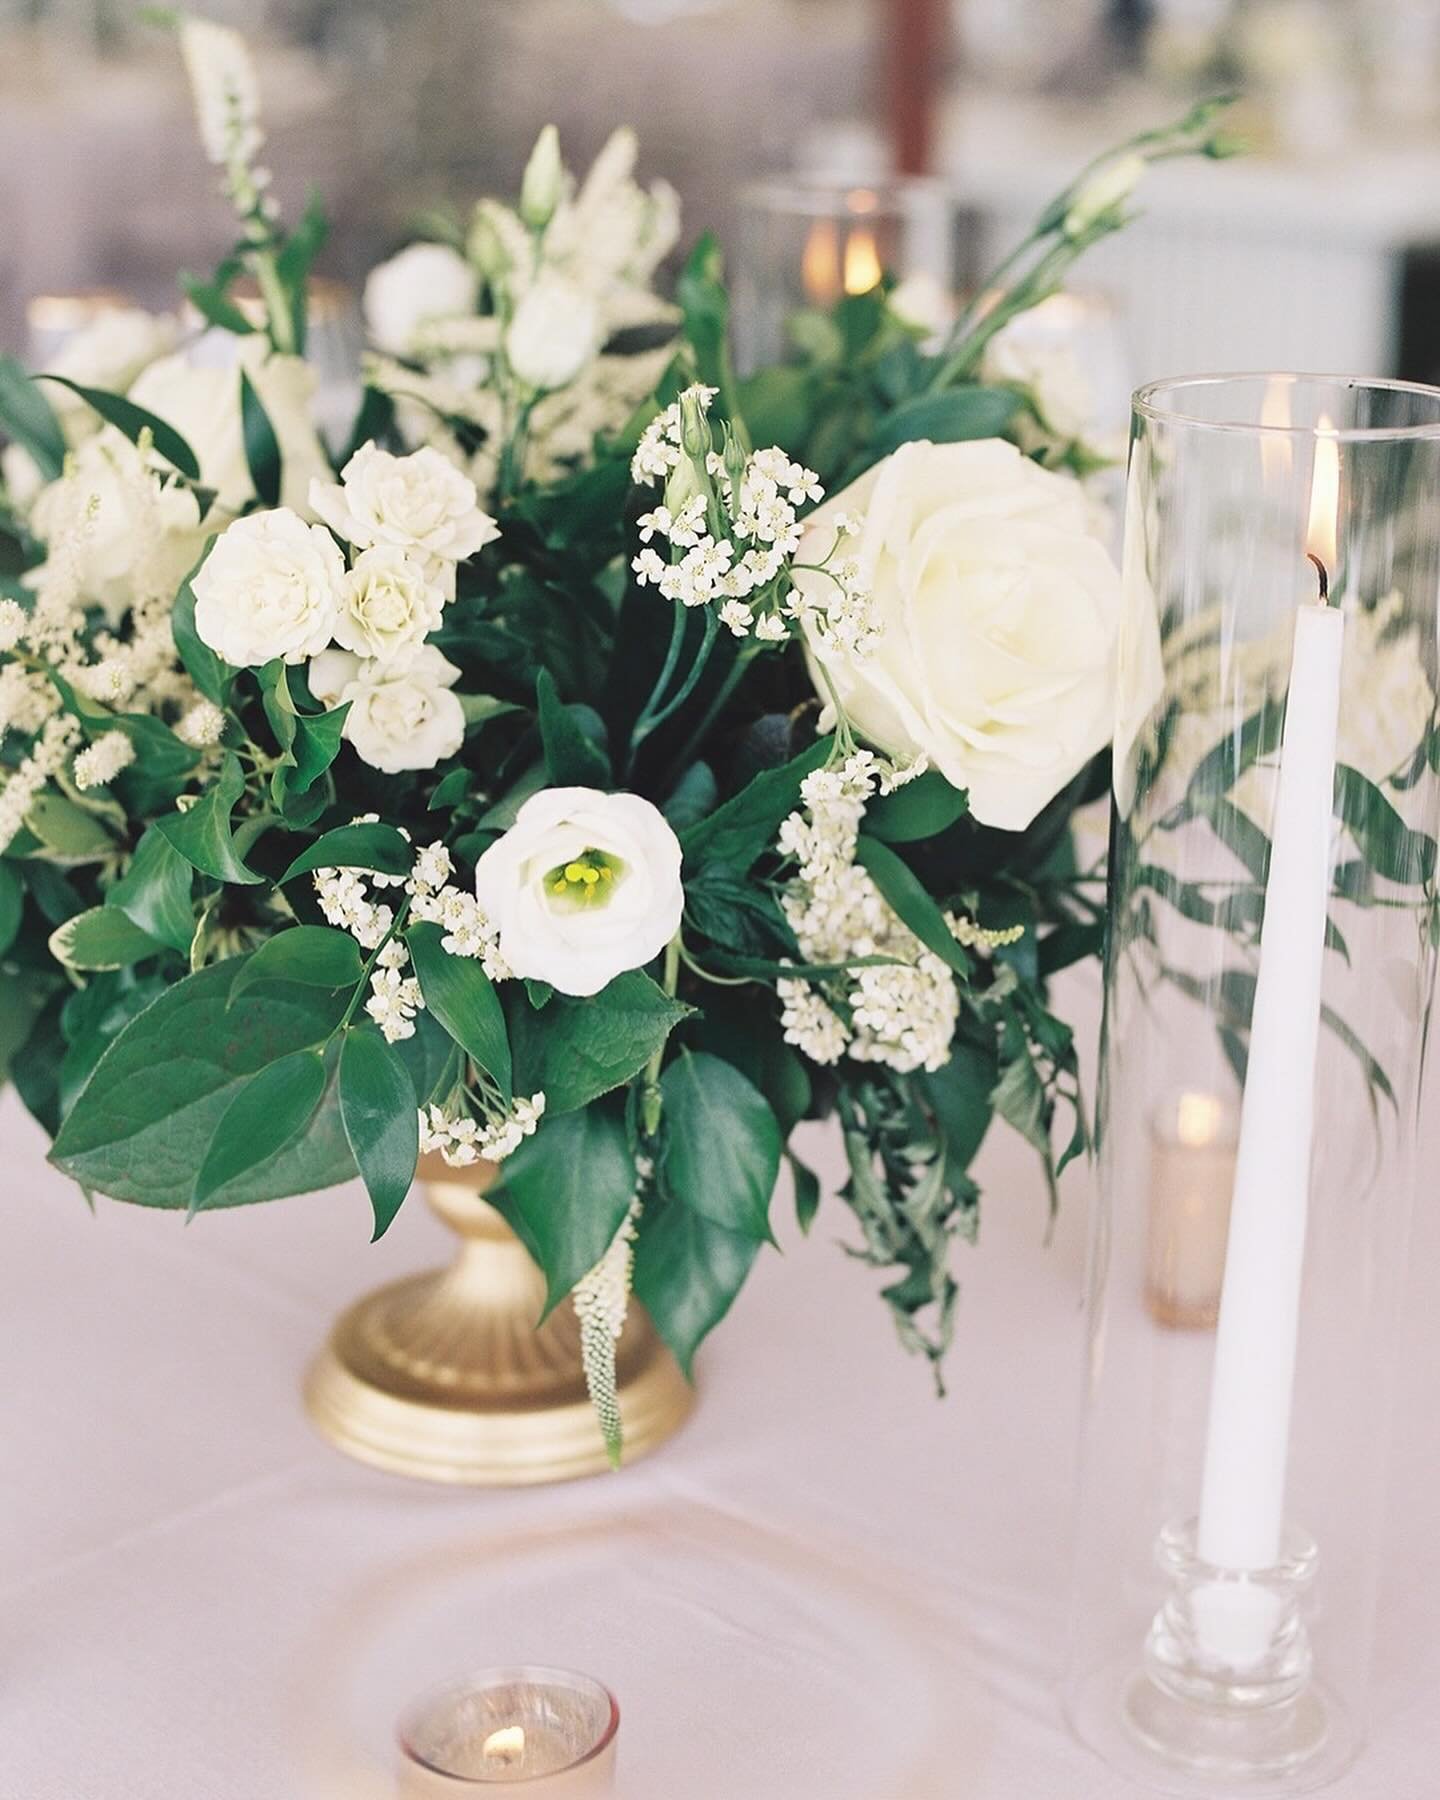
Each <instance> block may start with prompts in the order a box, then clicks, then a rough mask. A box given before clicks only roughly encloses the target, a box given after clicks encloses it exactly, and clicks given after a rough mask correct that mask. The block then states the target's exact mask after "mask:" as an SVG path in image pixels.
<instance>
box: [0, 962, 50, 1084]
mask: <svg viewBox="0 0 1440 1800" xmlns="http://www.w3.org/2000/svg"><path fill="white" fill-rule="evenodd" d="M54 992H55V983H54V979H53V978H52V977H50V976H47V975H45V974H43V973H42V972H41V971H39V970H38V969H21V970H20V971H19V972H18V973H16V974H13V975H10V974H0V1082H3V1081H4V1080H5V1079H6V1077H7V1076H8V1075H9V1074H10V1070H11V1064H12V1063H13V1062H14V1061H15V1058H16V1056H17V1055H18V1054H19V1053H20V1051H22V1050H24V1049H26V1048H27V1046H28V1044H29V1039H30V1034H31V1032H32V1031H33V1030H34V1029H35V1021H36V1020H37V1019H38V1018H39V1017H40V1014H41V1013H42V1012H43V1011H44V1009H45V1005H46V1002H47V1001H48V1000H49V999H50V997H51V995H52V994H53V993H54Z"/></svg>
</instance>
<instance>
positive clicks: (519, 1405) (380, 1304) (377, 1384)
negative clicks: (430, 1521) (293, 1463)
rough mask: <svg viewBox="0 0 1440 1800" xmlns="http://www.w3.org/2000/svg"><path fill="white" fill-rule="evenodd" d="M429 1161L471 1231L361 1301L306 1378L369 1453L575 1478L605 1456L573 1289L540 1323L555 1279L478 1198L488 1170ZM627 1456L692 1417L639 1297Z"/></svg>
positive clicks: (426, 1464)
mask: <svg viewBox="0 0 1440 1800" xmlns="http://www.w3.org/2000/svg"><path fill="white" fill-rule="evenodd" d="M466 1173H467V1174H469V1175H470V1176H471V1177H472V1179H471V1180H469V1181H468V1182H467V1181H466V1180H464V1179H463V1178H462V1177H461V1176H460V1175H459V1173H458V1172H456V1171H451V1170H444V1172H443V1176H441V1177H438V1178H437V1177H436V1176H434V1175H432V1174H430V1172H429V1170H428V1169H427V1170H422V1174H423V1175H425V1176H426V1177H427V1179H426V1180H425V1191H426V1196H427V1198H428V1199H429V1201H430V1204H431V1205H432V1207H434V1209H435V1211H436V1212H437V1213H439V1215H440V1217H441V1218H442V1219H444V1220H445V1222H446V1224H448V1225H450V1226H451V1227H452V1228H453V1229H454V1230H455V1231H457V1232H458V1233H459V1234H460V1236H461V1240H462V1241H461V1248H460V1254H459V1256H458V1257H457V1258H456V1260H455V1262H454V1263H452V1264H451V1266H450V1267H449V1268H448V1269H442V1270H437V1271H435V1272H433V1273H430V1274H426V1275H413V1276H411V1277H409V1278H408V1279H407V1280H404V1281H397V1282H394V1283H393V1284H392V1285H391V1286H389V1287H385V1288H381V1289H380V1290H379V1291H378V1292H377V1293H374V1294H370V1295H368V1296H367V1297H366V1298H365V1299H363V1300H361V1301H358V1302H357V1303H356V1304H355V1305H354V1306H352V1307H351V1308H350V1309H349V1311H348V1312H346V1313H344V1314H343V1315H342V1316H341V1318H340V1319H339V1321H338V1322H337V1323H336V1326H335V1329H334V1331H333V1332H332V1333H331V1335H330V1341H329V1343H328V1344H327V1345H326V1346H325V1348H324V1350H323V1351H322V1352H321V1354H320V1356H319V1358H318V1360H317V1361H316V1363H315V1365H314V1367H313V1368H312V1369H311V1371H310V1374H309V1378H308V1379H307V1381H306V1384H305V1404H306V1408H307V1410H308V1411H309V1414H310V1417H311V1419H312V1421H313V1422H314V1424H315V1425H316V1426H317V1427H318V1429H319V1430H320V1431H321V1432H322V1433H323V1434H324V1435H325V1436H326V1437H327V1438H329V1440H330V1441H331V1443H333V1444H334V1445H336V1446H337V1448H339V1449H341V1450H343V1451H345V1452H346V1453H347V1455H350V1456H353V1457H356V1458H358V1459H359V1460H360V1461H361V1462H366V1463H371V1464H373V1465H374V1466H375V1467H376V1468H381V1469H389V1470H390V1471H391V1472H392V1473H394V1474H397V1475H414V1476H418V1477H419V1478H420V1479H422V1480H425V1481H446V1482H455V1483H460V1484H467V1485H471V1486H475V1487H524V1486H527V1485H530V1484H532V1483H536V1482H548V1481H572V1480H575V1479H576V1478H577V1477H579V1476H582V1475H595V1474H598V1473H600V1472H601V1471H602V1470H604V1469H606V1468H608V1466H609V1464H608V1462H607V1460H606V1455H605V1444H604V1440H603V1439H602V1437H601V1434H600V1427H599V1425H598V1424H597V1423H596V1419H595V1414H594V1411H593V1410H592V1408H591V1405H590V1400H589V1396H588V1395H587V1393H586V1390H585V1378H584V1375H583V1374H582V1372H581V1366H580V1328H579V1324H578V1322H577V1321H576V1318H575V1313H574V1309H573V1308H572V1306H571V1305H570V1302H569V1301H568V1300H567V1301H566V1302H565V1303H564V1304H563V1305H561V1306H559V1307H557V1308H556V1310H555V1311H554V1313H552V1314H551V1316H550V1317H549V1318H548V1319H547V1320H546V1321H545V1323H544V1324H543V1325H542V1326H540V1327H539V1328H538V1329H537V1327H536V1324H535V1321H536V1319H538V1318H539V1316H540V1313H541V1309H542V1307H543V1305H544V1299H545V1283H544V1279H543V1277H542V1276H541V1274H540V1271H539V1270H538V1269H537V1268H536V1266H535V1264H534V1263H533V1261H532V1260H531V1258H530V1255H529V1253H528V1251H526V1249H525V1247H524V1246H523V1245H522V1244H521V1243H520V1241H519V1239H518V1238H517V1237H516V1236H515V1234H514V1233H513V1232H512V1231H511V1229H510V1227H509V1226H508V1225H507V1224H506V1223H505V1221H504V1219H502V1218H501V1216H500V1214H499V1213H498V1212H496V1210H495V1209H494V1207H492V1206H490V1205H488V1204H487V1203H486V1202H485V1201H484V1200H482V1199H481V1198H480V1192H479V1190H480V1188H481V1186H483V1185H488V1180H487V1179H486V1176H487V1175H488V1176H489V1177H490V1178H492V1179H493V1171H485V1172H482V1173H480V1176H479V1179H474V1177H475V1176H476V1174H477V1171H476V1170H471V1171H467V1172H466ZM616 1367H617V1374H618V1377H619V1390H620V1413H621V1418H622V1420H623V1421H624V1429H625V1453H624V1460H625V1461H626V1462H627V1463H629V1462H633V1461H634V1460H635V1459H636V1458H637V1457H640V1456H644V1455H645V1454H646V1452H647V1451H650V1450H653V1449H654V1448H655V1447H656V1446H657V1445H658V1444H661V1443H663V1442H664V1441H665V1439H666V1438H668V1437H669V1436H670V1435H671V1433H672V1432H674V1431H675V1430H676V1429H678V1427H679V1426H680V1425H681V1424H682V1423H683V1422H684V1420H685V1418H686V1416H687V1415H688V1413H689V1411H690V1407H691V1405H692V1403H693V1399H694V1394H693V1391H692V1389H691V1387H690V1385H689V1383H688V1382H687V1381H686V1380H685V1378H684V1376H683V1375H682V1374H681V1373H680V1370H679V1368H678V1367H677V1366H676V1363H675V1360H674V1358H673V1357H672V1356H671V1354H670V1352H669V1351H668V1350H667V1349H666V1348H665V1346H664V1345H663V1344H662V1343H661V1341H660V1339H659V1338H658V1337H657V1336H656V1333H655V1328H654V1326H653V1325H651V1323H650V1321H649V1319H648V1318H647V1317H646V1316H645V1314H644V1312H643V1311H642V1310H641V1308H640V1307H639V1305H638V1304H632V1306H631V1309H630V1316H629V1319H628V1320H627V1322H626V1326H625V1332H624V1335H623V1337H622V1338H621V1340H620V1345H619V1351H618V1355H617V1359H616Z"/></svg>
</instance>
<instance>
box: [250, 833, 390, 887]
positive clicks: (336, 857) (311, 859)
mask: <svg viewBox="0 0 1440 1800" xmlns="http://www.w3.org/2000/svg"><path fill="white" fill-rule="evenodd" d="M414 861H415V852H414V849H413V848H412V847H411V845H410V844H409V843H407V842H406V840H405V839H404V838H403V837H401V835H400V833H399V832H398V831H397V830H396V829H395V827H394V826H393V825H380V824H371V825H337V826H336V827H335V829H334V830H333V831H327V832H325V834H324V835H323V836H322V837H319V838H317V839H316V840H315V842H314V843H313V844H312V845H311V846H310V848H309V849H308V850H306V851H303V852H302V853H301V854H300V855H299V856H297V857H296V858H295V860H294V862H292V863H291V864H290V867H289V868H288V869H286V871H285V873H284V874H283V875H282V876H281V877H280V885H281V886H283V885H284V884H285V883H286V882H287V881H294V879H295V878H296V876H297V875H308V874H310V873H311V872H312V870H315V869H376V870H378V871H379V873H380V874H382V875H408V874H409V873H410V869H411V866H412V864H413V863H414Z"/></svg>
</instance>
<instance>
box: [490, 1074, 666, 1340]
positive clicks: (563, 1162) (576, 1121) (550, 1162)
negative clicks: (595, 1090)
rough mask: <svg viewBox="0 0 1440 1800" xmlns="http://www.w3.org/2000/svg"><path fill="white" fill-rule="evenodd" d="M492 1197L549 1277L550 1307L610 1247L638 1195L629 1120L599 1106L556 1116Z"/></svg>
mask: <svg viewBox="0 0 1440 1800" xmlns="http://www.w3.org/2000/svg"><path fill="white" fill-rule="evenodd" d="M504 1171H505V1185H504V1187H503V1188H502V1189H501V1191H500V1193H499V1194H497V1195H492V1196H491V1197H492V1199H494V1200H495V1201H496V1202H497V1204H498V1205H499V1206H500V1207H501V1210H502V1211H503V1212H504V1214H505V1216H506V1218H507V1219H508V1220H509V1221H510V1223H511V1224H512V1225H513V1226H514V1227H515V1230H516V1231H517V1232H518V1233H519V1234H520V1236H521V1238H522V1239H523V1240H524V1243H525V1247H526V1248H527V1249H528V1250H529V1252H530V1254H531V1255H532V1256H533V1257H534V1258H535V1261H536V1262H537V1263H538V1264H539V1266H540V1268H541V1269H542V1270H543V1271H544V1274H545V1309H546V1311H547V1312H548V1311H549V1310H550V1309H551V1308H552V1307H553V1306H556V1305H558V1304H559V1302H560V1301H561V1300H563V1299H564V1298H565V1296H566V1295H567V1294H568V1293H569V1292H570V1291H571V1289H572V1288H573V1287H574V1286H575V1283H576V1282H577V1281H579V1280H580V1278H581V1277H582V1276H583V1275H588V1274H589V1272H590V1270H591V1269H593V1268H594V1267H595V1265H596V1263H597V1262H599V1260H600V1258H601V1257H602V1256H603V1255H604V1254H605V1252H606V1251H607V1250H608V1249H609V1248H610V1243H611V1240H612V1239H613V1238H614V1236H615V1233H616V1232H617V1231H618V1230H619V1229H620V1226H621V1223H622V1222H623V1220H624V1218H625V1214H626V1213H627V1212H628V1211H629V1209H630V1202H631V1200H632V1199H633V1198H634V1195H635V1159H634V1157H633V1156H632V1155H631V1154H630V1145H629V1141H628V1140H627V1138H626V1135H625V1125H624V1122H623V1120H621V1119H619V1118H617V1117H614V1116H613V1115H612V1114H610V1113H609V1112H605V1111H602V1110H601V1109H600V1108H599V1107H596V1106H590V1107H586V1108H585V1109H584V1110H583V1111H581V1112H569V1113H566V1114H564V1115H563V1116H562V1117H560V1118H556V1119H552V1118H551V1117H550V1116H549V1113H548V1109H547V1114H546V1117H545V1119H544V1120H543V1122H542V1123H541V1125H540V1128H539V1129H538V1130H537V1131H536V1133H535V1135H534V1136H533V1137H529V1138H527V1139H526V1140H525V1142H524V1143H523V1144H521V1146H520V1148H519V1149H518V1150H515V1151H513V1152H512V1153H511V1155H509V1156H507V1157H506V1159H505V1165H504Z"/></svg>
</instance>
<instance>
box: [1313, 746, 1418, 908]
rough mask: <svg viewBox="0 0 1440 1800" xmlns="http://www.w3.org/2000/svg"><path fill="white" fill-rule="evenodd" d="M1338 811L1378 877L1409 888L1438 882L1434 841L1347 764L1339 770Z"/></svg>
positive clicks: (1338, 765)
mask: <svg viewBox="0 0 1440 1800" xmlns="http://www.w3.org/2000/svg"><path fill="white" fill-rule="evenodd" d="M1335 811H1336V813H1337V814H1338V815H1339V817H1340V818H1342V819H1343V820H1344V821H1345V825H1346V827H1347V828H1348V830H1349V832H1350V835H1351V836H1352V837H1353V838H1354V839H1355V842H1356V844H1357V845H1358V846H1359V849H1360V853H1361V855H1362V856H1363V857H1364V858H1365V860H1366V862H1367V863H1369V865H1370V867H1371V868H1372V869H1373V870H1374V871H1375V873H1376V874H1377V875H1381V876H1383V877H1384V878H1385V880H1387V881H1395V882H1399V883H1401V884H1402V885H1403V886H1405V887H1418V886H1419V885H1420V884H1421V883H1423V882H1429V881H1431V880H1432V879H1433V878H1434V875H1435V840H1434V838H1432V837H1427V836H1426V834H1425V833H1424V832H1423V831H1412V830H1411V829H1410V827H1409V826H1408V825H1407V824H1406V823H1405V821H1404V820H1403V819H1402V818H1401V817H1400V815H1399V813H1398V812H1396V810H1395V808H1394V807H1393V806H1392V805H1391V804H1390V802H1389V801H1388V800H1387V799H1386V798H1385V796H1384V794H1382V793H1381V791H1380V789H1379V788H1378V787H1376V786H1375V784H1374V782H1372V781H1367V780H1366V778H1365V777H1364V776H1363V775H1362V774H1361V773H1360V772H1359V770H1358V769H1352V768H1349V767H1348V766H1347V765H1346V764H1345V763H1339V764H1337V765H1336V769H1335Z"/></svg>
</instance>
